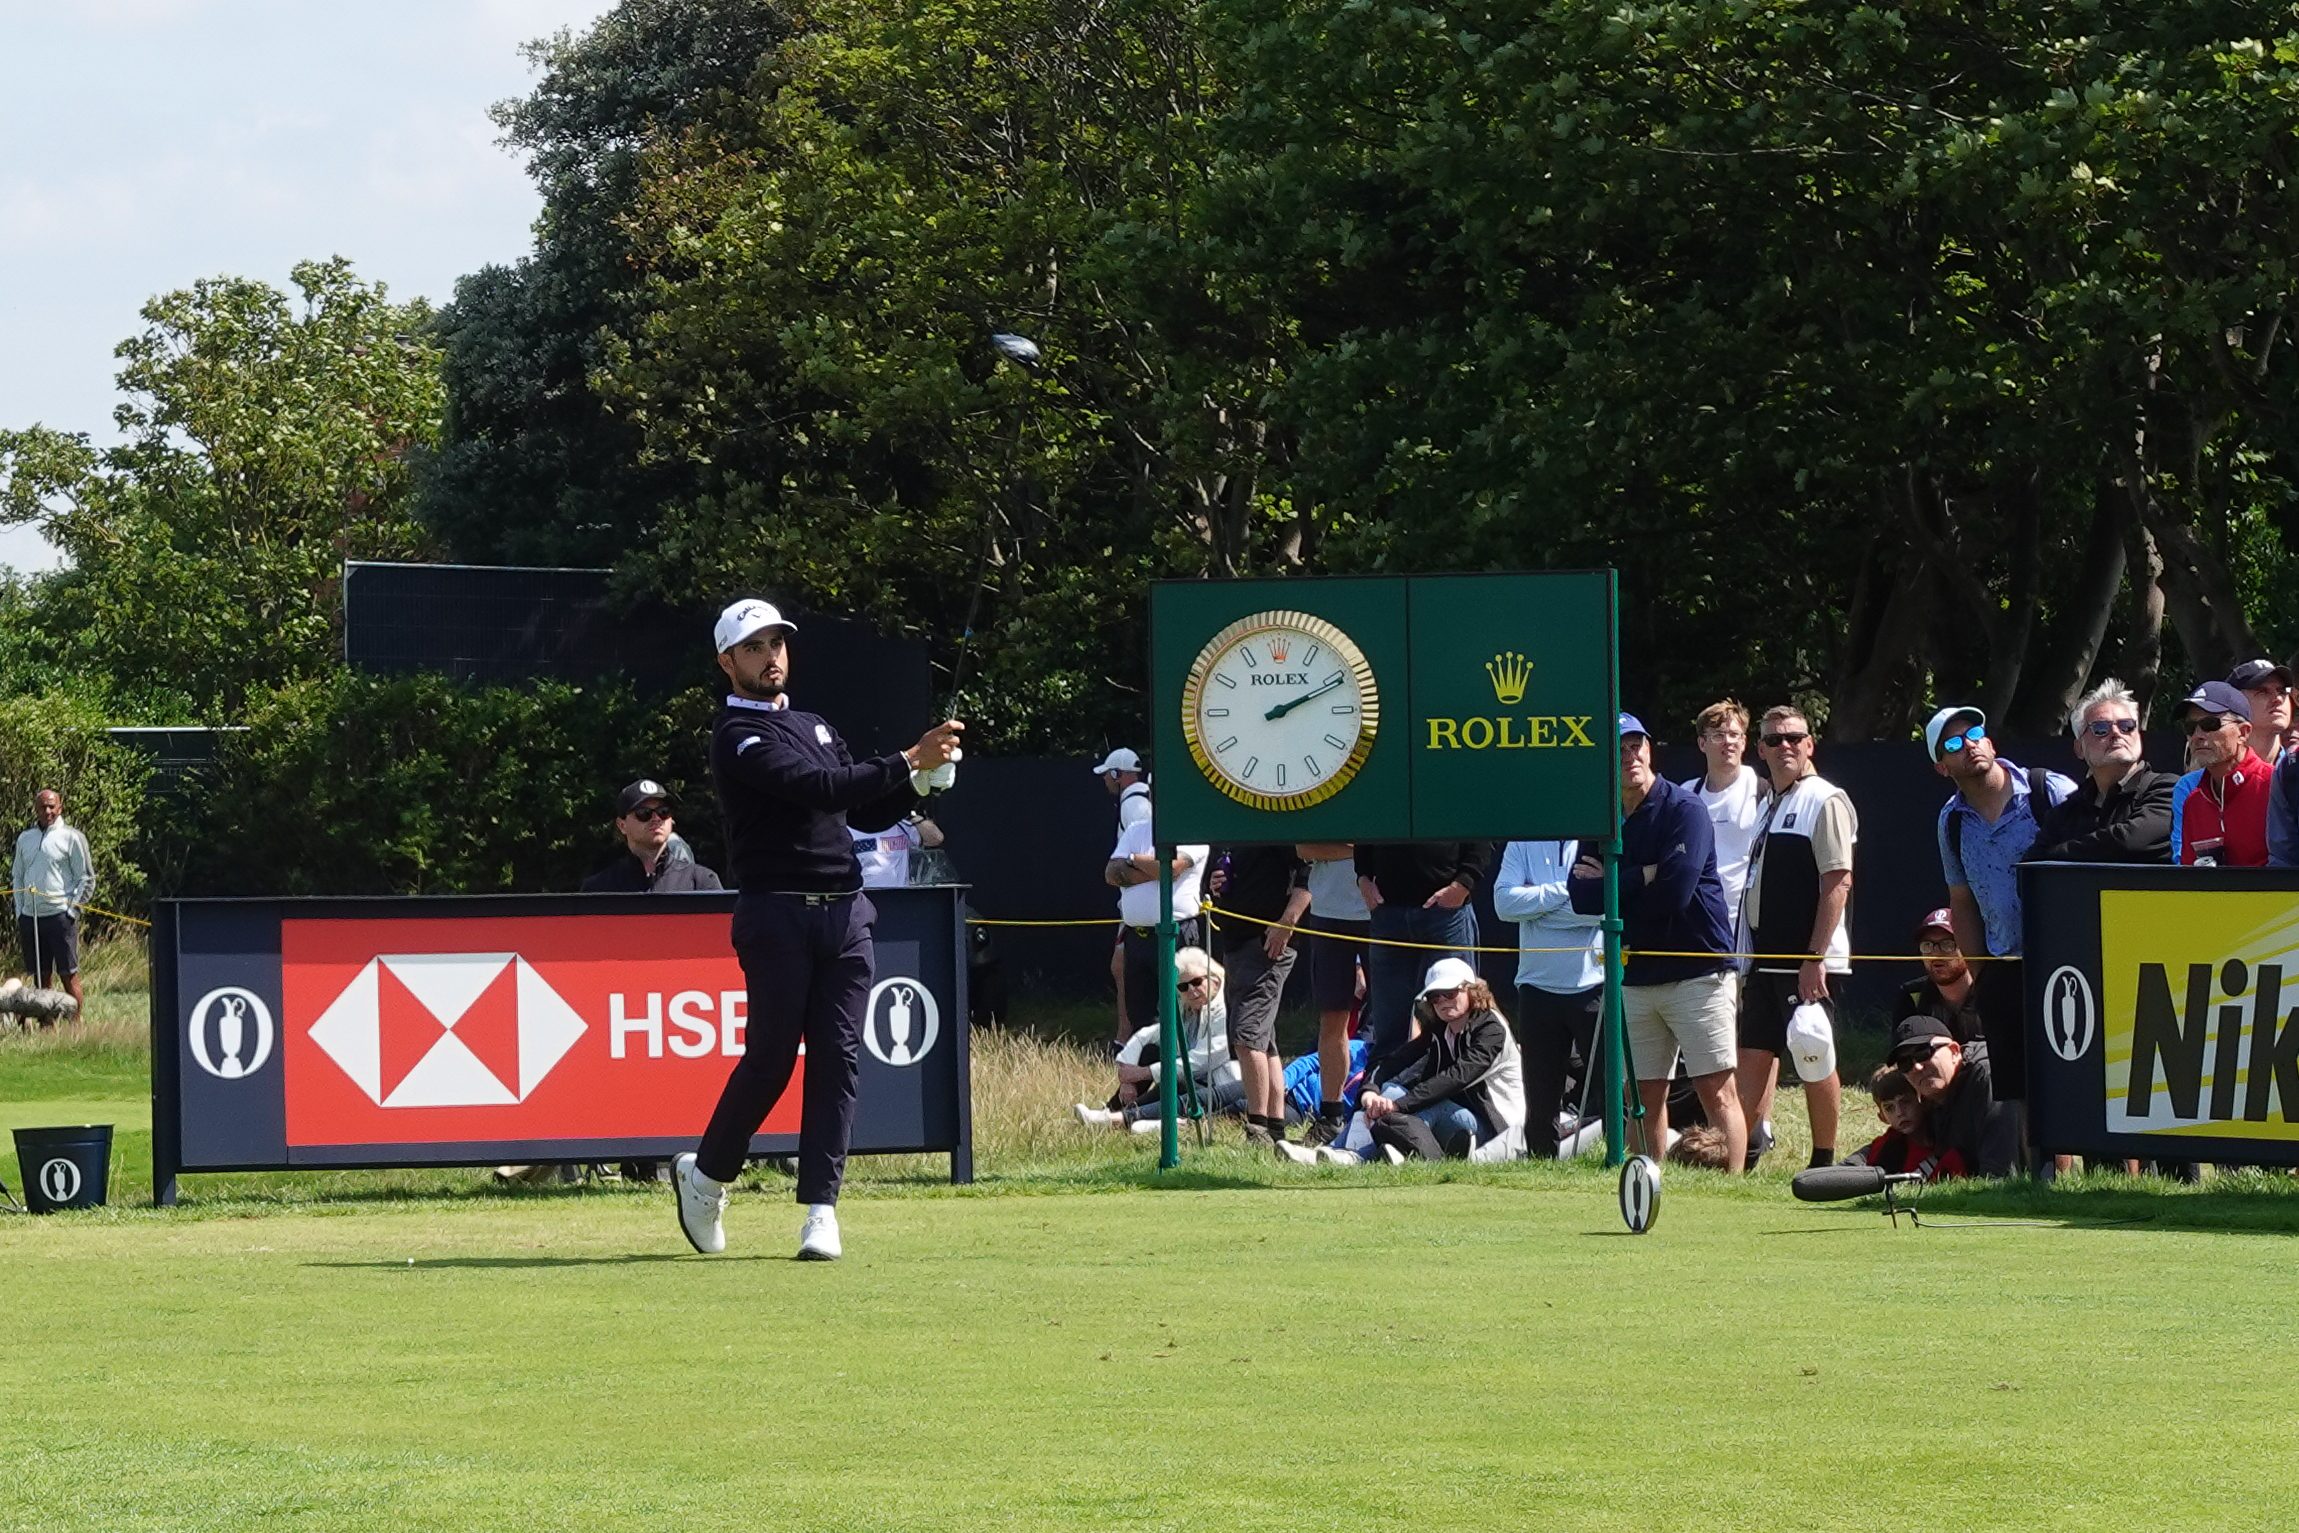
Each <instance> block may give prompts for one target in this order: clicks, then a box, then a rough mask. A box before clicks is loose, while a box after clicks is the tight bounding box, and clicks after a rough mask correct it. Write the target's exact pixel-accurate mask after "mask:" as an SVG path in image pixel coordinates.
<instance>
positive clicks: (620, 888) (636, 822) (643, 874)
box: [583, 777, 720, 894]
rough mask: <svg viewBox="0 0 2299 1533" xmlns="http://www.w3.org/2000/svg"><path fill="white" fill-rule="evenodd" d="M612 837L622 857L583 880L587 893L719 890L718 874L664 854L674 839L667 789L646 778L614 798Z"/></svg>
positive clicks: (662, 892) (676, 892)
mask: <svg viewBox="0 0 2299 1533" xmlns="http://www.w3.org/2000/svg"><path fill="white" fill-rule="evenodd" d="M615 834H616V835H618V836H620V837H621V838H622V842H623V850H622V853H621V855H619V856H617V857H616V858H615V860H614V861H612V862H610V863H608V864H607V865H606V866H605V867H603V868H601V869H599V871H598V872H596V873H593V874H592V875H591V876H590V877H589V878H586V879H584V880H583V892H584V893H585V894H693V893H699V892H703V891H707V890H712V889H717V888H719V887H720V884H719V881H718V875H717V874H716V873H713V872H712V871H711V870H710V869H708V868H706V867H704V866H703V865H702V864H701V863H699V862H696V861H695V860H694V859H693V858H692V857H691V856H690V857H688V858H687V859H686V860H685V861H683V862H682V861H680V860H678V859H676V858H673V857H671V856H670V855H668V850H669V846H670V843H671V841H672V839H673V837H672V822H671V806H670V789H668V788H666V787H664V786H663V785H662V784H661V783H659V782H656V781H655V780H654V779H652V778H649V777H642V778H640V779H639V780H638V781H637V782H634V783H632V784H631V785H630V786H629V787H626V788H625V789H623V791H622V792H621V793H620V794H618V795H616V798H615Z"/></svg>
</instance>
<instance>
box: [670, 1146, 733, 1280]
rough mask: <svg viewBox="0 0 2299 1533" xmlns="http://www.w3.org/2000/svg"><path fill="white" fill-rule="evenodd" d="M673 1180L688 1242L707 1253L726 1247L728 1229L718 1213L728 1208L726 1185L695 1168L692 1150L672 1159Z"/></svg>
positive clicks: (680, 1223)
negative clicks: (720, 1221) (722, 1223)
mask: <svg viewBox="0 0 2299 1533" xmlns="http://www.w3.org/2000/svg"><path fill="white" fill-rule="evenodd" d="M671 1184H672V1185H673V1186H674V1187H676V1188H677V1189H678V1200H679V1229H680V1230H682V1231H683V1232H685V1234H686V1238H687V1244H689V1245H691V1246H693V1247H694V1248H695V1249H696V1250H697V1251H700V1252H702V1254H703V1255H705V1256H716V1255H717V1254H718V1253H719V1252H721V1251H723V1250H725V1249H726V1230H725V1229H724V1228H723V1227H722V1226H721V1225H720V1223H719V1215H720V1214H722V1213H724V1212H725V1211H726V1188H725V1186H724V1185H722V1184H721V1183H718V1182H714V1181H712V1180H711V1179H710V1178H709V1177H707V1176H704V1175H703V1174H702V1173H701V1172H700V1171H697V1170H696V1169H695V1164H694V1156H693V1154H692V1153H691V1152H690V1153H688V1154H685V1155H681V1156H680V1157H679V1158H678V1159H676V1160H674V1161H672V1162H671Z"/></svg>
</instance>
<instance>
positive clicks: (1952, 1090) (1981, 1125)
mask: <svg viewBox="0 0 2299 1533" xmlns="http://www.w3.org/2000/svg"><path fill="white" fill-rule="evenodd" d="M1892 1067H1893V1068H1894V1069H1896V1070H1901V1071H1904V1072H1906V1074H1907V1077H1908V1082H1909V1084H1910V1085H1912V1086H1914V1087H1915V1088H1916V1098H1917V1100H1918V1101H1919V1102H1921V1103H1922V1104H1923V1108H1924V1123H1925V1134H1926V1137H1927V1138H1928V1139H1929V1140H1930V1141H1931V1143H1932V1145H1933V1146H1934V1147H1935V1148H1937V1149H1939V1150H1942V1151H1948V1150H1953V1151H1955V1152H1956V1154H1957V1155H1958V1156H1959V1157H1960V1158H1961V1159H1962V1161H1963V1163H1964V1165H1965V1166H1966V1167H1968V1168H1970V1170H1971V1172H1972V1173H1973V1174H1975V1175H1978V1176H2010V1175H2011V1174H2012V1173H2013V1172H2014V1171H2016V1170H2018V1169H2019V1163H2020V1114H2019V1108H2018V1106H2017V1105H2016V1104H2014V1103H2011V1102H1999V1101H1997V1100H1995V1097H1994V1095H1993V1091H1992V1083H1991V1081H1990V1078H1989V1070H1988V1046H1987V1044H1985V1043H1984V1042H1980V1041H1978V1040H1974V1041H1973V1042H1971V1043H1969V1044H1964V1043H1958V1042H1957V1041H1956V1040H1955V1037H1954V1035H1953V1034H1951V1033H1950V1032H1949V1031H1948V1025H1947V1024H1946V1023H1945V1022H1942V1021H1940V1020H1939V1019H1938V1018H1936V1017H1910V1018H1908V1019H1907V1020H1906V1021H1905V1022H1902V1023H1901V1024H1900V1025H1899V1026H1898V1027H1896V1028H1894V1029H1893V1030H1892Z"/></svg>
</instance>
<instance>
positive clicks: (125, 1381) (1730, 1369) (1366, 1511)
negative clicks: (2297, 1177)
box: [0, 995, 2299, 1533]
mask: <svg viewBox="0 0 2299 1533" xmlns="http://www.w3.org/2000/svg"><path fill="white" fill-rule="evenodd" d="M108 1004H109V1005H110V1006H112V1007H113V1008H114V1009H116V1010H118V1011H119V1013H120V1015H119V1016H117V1017H113V1018H112V1019H111V1020H109V1021H107V1020H106V1019H105V1012H104V1011H103V1010H100V1009H98V1008H95V1007H92V1008H91V1010H92V1011H93V1012H95V1013H96V1016H97V1020H96V1021H95V1022H94V1023H93V1024H91V1025H90V1026H89V1027H87V1028H86V1029H83V1030H82V1031H80V1032H78V1033H76V1034H70V1035H49V1036H46V1037H40V1038H25V1037H13V1038H5V1039H0V1118H4V1119H5V1120H6V1121H7V1122H11V1123H16V1122H26V1123H30V1122H57V1121H71V1120H75V1119H77V1118H79V1117H81V1116H84V1115H88V1114H103V1113H111V1114H114V1115H115V1116H116V1120H117V1121H120V1122H121V1123H122V1125H123V1129H124V1130H125V1132H123V1134H122V1136H121V1138H120V1141H119V1146H118V1149H117V1152H116V1154H115V1163H114V1173H115V1192H114V1206H113V1207H111V1208H109V1209H106V1210H102V1211H96V1212H91V1213H86V1214H73V1215H59V1216H55V1217H53V1218H47V1219H28V1218H18V1217H14V1216H0V1285H4V1295H0V1452H4V1454H5V1462H6V1464H7V1466H8V1468H7V1472H6V1474H5V1475H0V1529H8V1530H15V1529H74V1530H80V1529H106V1530H111V1529H125V1530H144V1529H150V1530H160V1529H166V1530H195V1529H245V1528H251V1527H287V1528H310V1529H361V1530H365V1529H378V1530H383V1529H388V1530H392V1533H404V1530H412V1529H425V1530H429V1529H473V1530H488V1533H498V1530H503V1529H514V1530H518V1533H529V1530H534V1533H541V1530H549V1529H560V1528H567V1529H580V1530H583V1533H599V1530H606V1529H623V1528H633V1529H666V1530H676V1533H690V1530H691V1533H703V1530H715V1529H745V1530H748V1529H758V1528H777V1529H779V1528H789V1529H805V1530H815V1529H904V1530H908V1529H918V1530H926V1529H934V1530H941V1529H974V1528H999V1529H1010V1528H1024V1529H1037V1528H1071V1527H1076V1528H1088V1529H1097V1530H1099V1529H1114V1528H1136V1527H1146V1528H1184V1527H1187V1528H1193V1529H1197V1528H1215V1529H1224V1530H1228V1529H1239V1530H1247V1529H1264V1528H1266V1529H1284V1530H1296V1529H1301V1528H1305V1527H1319V1528H1322V1527H1341V1528H1372V1527H1380V1528H1407V1529H1415V1530H1429V1533H1446V1530H1456V1529H1473V1530H1482V1529H1495V1530H1501V1529H1507V1530H1517V1529H1524V1528H1560V1529H1570V1530H1576V1533H1577V1530H1586V1529H1616V1528H1617V1529H1636V1530H1638V1533H1647V1530H1651V1529H1667V1528H1684V1529H1704V1530H1705V1529H1712V1528H1754V1529H1768V1528H1830V1529H1835V1528H1844V1529H1863V1530H1868V1529H1910V1530H1922V1533H1937V1530H1940V1529H1949V1528H1953V1529H1961V1528H1998V1527H2032V1528H2051V1529H2068V1528H2094V1527H2103V1528H2104V1527H2115V1528H2132V1529H2173V1528H2182V1529H2184V1528H2192V1529H2213V1530H2222V1529H2246V1528H2261V1529H2264V1528H2281V1527H2285V1526H2288V1525H2289V1524H2290V1523H2291V1522H2292V1521H2293V1518H2294V1514H2295V1513H2299V1495H2294V1493H2293V1490H2292V1478H2293V1475H2292V1470H2291V1465H2292V1464H2293V1462H2294V1460H2295V1458H2299V1454H2295V1452H2294V1450H2293V1448H2292V1446H2291V1444H2292V1443H2293V1441H2294V1440H2295V1439H2299V1392H2294V1391H2293V1390H2292V1388H2291V1386H2290V1382H2289V1375H2290V1371H2291V1365H2290V1357H2291V1348H2290V1345H2289V1343H2288V1341H2287V1340H2286V1336H2287V1332H2288V1328H2289V1325H2290V1316H2291V1315H2292V1314H2293V1313H2294V1312H2299V1275H2295V1274H2294V1271H2293V1259H2292V1258H2293V1250H2294V1247H2293V1239H2294V1234H2295V1232H2299V1182H2294V1181H2293V1179H2292V1178H2290V1177H2287V1176H2265V1175H2256V1174H2254V1175H2247V1176H2244V1177H2238V1178H2230V1179H2226V1180H2223V1181H2221V1182H2219V1183H2215V1184H2214V1185H2213V1186H2212V1187H2211V1188H2209V1189H2204V1190H2196V1189H2174V1188H2170V1187H2168V1186H2167V1185H2166V1184H2162V1183H2150V1184H2145V1185H2136V1184H2133V1183H2129V1182H2126V1181H2124V1180H2122V1179H2120V1178H2100V1179H2096V1180H2093V1181H2089V1182H2078V1183H2076V1184H2073V1185H2064V1186H2062V1187H2059V1188H2054V1189H2050V1190H2039V1189H2034V1188H2030V1187H2028V1186H2026V1185H2025V1184H2013V1185H2011V1186H2007V1187H2001V1188H1978V1189H1970V1190H1966V1191H1962V1192H1957V1193H1952V1194H1951V1193H1945V1192H1936V1193H1934V1194H1933V1195H1931V1196H1930V1197H1929V1198H1928V1199H1927V1203H1928V1204H1929V1205H1930V1206H1931V1209H1932V1212H1933V1214H1934V1216H1935V1217H1938V1218H1942V1219H1950V1218H1954V1219H1994V1220H1998V1221H2001V1220H2003V1219H2006V1218H2023V1217H2026V1218H2044V1219H2047V1220H2051V1221H2054V1225H2055V1227H2050V1228H2019V1227H2013V1226H2011V1225H2008V1224H2003V1223H1998V1224H1996V1225H1995V1226H1994V1227H1989V1228H1981V1229H1945V1228H1942V1229H1924V1230H1911V1229H1907V1228H1902V1229H1900V1230H1898V1231H1895V1230H1893V1229H1892V1228H1891V1227H1889V1226H1888V1225H1886V1224H1885V1223H1884V1221H1883V1220H1882V1219H1880V1218H1879V1217H1878V1216H1877V1215H1876V1213H1875V1212H1874V1211H1873V1210H1872V1209H1866V1208H1845V1207H1832V1208H1815V1207H1811V1206H1807V1205H1802V1204H1798V1203H1795V1202H1792V1201H1790V1199H1789V1197H1788V1193H1787V1187H1786V1180H1787V1172H1788V1170H1789V1169H1790V1162H1791V1160H1793V1161H1794V1162H1797V1163H1800V1161H1801V1155H1800V1154H1798V1155H1796V1156H1793V1157H1789V1156H1783V1157H1776V1158H1775V1161H1774V1162H1772V1163H1768V1165H1767V1167H1766V1170H1765V1172H1764V1174H1763V1175H1762V1176H1761V1177H1759V1178H1757V1179H1756V1180H1754V1181H1752V1182H1748V1183H1740V1182H1727V1181H1725V1180H1724V1179H1722V1178H1718V1177H1715V1176H1712V1175H1709V1174H1706V1173H1696V1172H1687V1171H1682V1170H1676V1169H1672V1170H1671V1171H1670V1172H1669V1176H1668V1182H1667V1197H1666V1202H1665V1204H1664V1207H1663V1211H1662V1215H1661V1220H1660V1225H1659V1227H1658V1229H1657V1230H1656V1231H1655V1232H1654V1233H1653V1234H1651V1235H1650V1236H1647V1237H1645V1238H1642V1239H1638V1238H1635V1237H1631V1236H1629V1235H1627V1234H1626V1233H1625V1232H1624V1231H1623V1230H1622V1229H1621V1225H1620V1220H1619V1216H1618V1213H1617V1212H1616V1210H1615V1205H1614V1199H1613V1184H1612V1179H1611V1177H1610V1175H1609V1174H1608V1173H1605V1172H1604V1171H1602V1170H1601V1169H1599V1168H1597V1167H1595V1166H1593V1165H1588V1164H1584V1165H1582V1166H1577V1167H1557V1166H1553V1165H1539V1166H1528V1165H1518V1166H1504V1167H1478V1168H1467V1167H1447V1168H1432V1169H1429V1170H1420V1169H1405V1170H1391V1169H1389V1168H1386V1167H1382V1168H1366V1169H1364V1170H1361V1171H1353V1172H1331V1171H1311V1170H1306V1169H1301V1168H1293V1167H1281V1166H1278V1165H1276V1164H1274V1163H1272V1162H1270V1161H1267V1160H1263V1159H1258V1158H1249V1157H1247V1156H1246V1155H1245V1154H1244V1153H1243V1151H1242V1150H1238V1149H1234V1148H1229V1147H1226V1146H1227V1144H1228V1143H1232V1142H1234V1131H1231V1132H1230V1133H1228V1134H1226V1135H1225V1136H1224V1144H1223V1145H1219V1146H1216V1147H1215V1148H1212V1149H1199V1148H1196V1147H1195V1145H1194V1144H1193V1143H1191V1144H1190V1145H1189V1147H1188V1148H1187V1149H1186V1151H1185V1156H1186V1164H1185V1168H1184V1170H1183V1171H1182V1172H1180V1173H1179V1174H1177V1175H1175V1176H1173V1177H1171V1178H1169V1179H1166V1180H1165V1181H1164V1182H1162V1183H1161V1179H1160V1178H1159V1176H1158V1174H1157V1173H1156V1172H1155V1171H1154V1170H1152V1169H1151V1164H1152V1161H1153V1159H1154V1154H1153V1150H1152V1146H1151V1145H1149V1144H1147V1143H1144V1142H1141V1141H1137V1140H1134V1139H1132V1138H1130V1137H1127V1136H1113V1135H1100V1136H1089V1135H1087V1134H1086V1133H1085V1132H1084V1131H1083V1130H1081V1129H1079V1128H1078V1127H1077V1126H1076V1125H1075V1124H1074V1123H1072V1122H1069V1121H1068V1119H1067V1112H1066V1103H1067V1100H1068V1099H1069V1098H1070V1097H1072V1096H1073V1095H1076V1094H1078V1093H1080V1092H1084V1091H1087V1090H1090V1089H1093V1088H1094V1086H1095V1085H1096V1084H1097V1083H1098V1082H1099V1081H1100V1080H1101V1078H1102V1075H1101V1071H1102V1068H1103V1067H1100V1066H1096V1065H1094V1064H1092V1063H1091V1062H1089V1061H1087V1060H1086V1058H1085V1056H1084V1055H1082V1054H1080V1053H1079V1052H1078V1051H1076V1050H1066V1049H1065V1048H1064V1047H1063V1046H1062V1045H1059V1044H1049V1043H1043V1042H1038V1041H1034V1040H1031V1039H1029V1038H1026V1037H1022V1036H1018V1035H998V1036H986V1037H984V1038H983V1039H982V1040H981V1041H980V1048H979V1052H978V1054H977V1078H976V1105H977V1114H978V1118H979V1120H980V1122H981V1124H982V1126H983V1133H984V1136H985V1139H984V1143H983V1152H984V1153H983V1171H984V1179H983V1182H982V1184H981V1185H980V1186H978V1187H976V1188H975V1189H972V1190H970V1191H964V1192H959V1191H953V1190H951V1189H949V1188H947V1187H945V1186H941V1185H939V1184H938V1183H939V1178H940V1176H941V1165H940V1162H938V1161H920V1162H912V1163H902V1162H888V1161H868V1160H865V1161H858V1162H857V1163H856V1167H855V1171H856V1177H855V1180H854V1182H853V1183H852V1184H851V1189H850V1196H849V1198H848V1199H847V1203H846V1210H845V1215H846V1217H845V1223H846V1232H847V1250H848V1256H847V1259H846V1260H845V1261H844V1262H841V1263H839V1264H837V1265H834V1266H815V1265H804V1266H802V1265H800V1264H798V1263H795V1262H792V1261H789V1260H787V1257H788V1255H789V1253H790V1251H791V1250H792V1249H793V1247H794V1245H795V1243H796V1235H797V1224H798V1221H797V1216H796V1210H795V1209H794V1208H793V1207H792V1205H791V1203H790V1202H789V1183H788V1181H787V1180H784V1179H782V1178H779V1177H776V1176H773V1175H770V1174H764V1173H760V1174H757V1175H756V1176H755V1177H754V1178H753V1179H751V1180H750V1181H749V1182H747V1183H746V1185H745V1186H744V1187H743V1188H742V1189H741V1190H740V1191H738V1193H737V1195H736V1197H735V1199H734V1203H733V1206H732V1208H731V1209H730V1211H729V1215H728V1231H729V1238H730V1243H731V1249H730V1252H729V1254H728V1255H726V1256H724V1257H720V1258H703V1257H696V1256H693V1255H691V1254H689V1253H688V1252H687V1250H686V1247H685V1245H684V1243H683V1242H682V1241H681V1240H680V1238H679V1236H678V1234H677V1231H676V1229H675V1227H674V1224H673V1222H672V1216H671V1208H670V1199H669V1194H668V1191H667V1189H656V1188H652V1187H635V1186H612V1185H610V1186H604V1187H598V1186H593V1187H548V1188H515V1189H509V1190H504V1189H498V1188H497V1187H495V1186H494V1185H492V1183H491V1182H490V1181H489V1180H488V1179H487V1177H486V1176H485V1175H484V1173H474V1172H465V1171H425V1172H415V1171H402V1172H326V1173H299V1174H283V1175H274V1176H230V1177H226V1176H216V1177H196V1178H188V1179H187V1181H186V1186H185V1199H186V1202H185V1204H184V1206H183V1207H181V1208H178V1209H174V1210H153V1209H149V1208H144V1207H139V1206H136V1205H138V1204H139V1203H141V1202H142V1201H144V1200H146V1199H147V1198H148V1195H149V1179H148V1171H147V1167H148V1157H149V1137H148V1132H147V1131H142V1130H138V1129H135V1128H134V1127H133V1126H132V1125H133V1124H134V1122H135V1119H134V1116H133V1112H132V1110H133V1109H134V1108H135V1107H136V1106H137V1105H138V1097H139V1094H140V1092H141V1091H142V1089H143V1087H142V1082H143V1079H144V1076H143V1071H144V1060H143V1056H142V1053H141V1051H140V1045H139V1043H138V1041H137V1038H136V1035H135V1031H134V1028H133V1027H132V1026H131V1025H130V1024H129V1023H128V1021H127V1020H126V1018H127V1017H128V1016H129V1015H132V1011H133V1005H132V997H128V996H126V995H122V996H118V997H114V998H113V999H112V1000H111V1001H110V1002H109V1003H108ZM1104 1089H1106V1088H1104ZM1794 1107H1795V1104H1794V1103H1792V1102H1791V1103H1789V1109H1790V1113H1791V1114H1794ZM1798 1119H1800V1114H1794V1116H1793V1117H1788V1116H1784V1119H1783V1125H1782V1126H1783V1130H1784V1139H1785V1140H1787V1141H1789V1142H1792V1143H1793V1142H1796V1141H1797V1139H1798V1138H1799V1136H1800V1134H1801V1129H1802V1124H1801V1122H1800V1121H1797V1120H1798ZM106 1121H112V1119H106ZM1185 1143H1188V1142H1187V1141H1185ZM0 1165H5V1166H6V1167H7V1169H8V1171H9V1173H11V1174H12V1173H13V1172H14V1157H13V1156H8V1157H5V1159H0ZM2131 1218H2141V1219H2144V1220H2145V1222H2144V1223H2137V1224H2129V1225H2106V1224H2104V1223H2102V1222H2101V1221H2104V1220H2108V1219H2131ZM2070 1221H2072V1223H2071V1222H2070Z"/></svg>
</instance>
